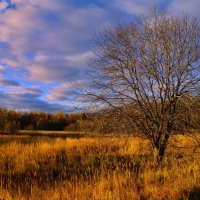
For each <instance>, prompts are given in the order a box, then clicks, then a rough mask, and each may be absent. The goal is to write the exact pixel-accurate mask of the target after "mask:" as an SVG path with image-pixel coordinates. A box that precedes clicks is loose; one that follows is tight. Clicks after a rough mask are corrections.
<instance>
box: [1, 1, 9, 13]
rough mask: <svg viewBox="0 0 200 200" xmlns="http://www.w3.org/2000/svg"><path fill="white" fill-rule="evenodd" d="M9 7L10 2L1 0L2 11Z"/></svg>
mask: <svg viewBox="0 0 200 200" xmlns="http://www.w3.org/2000/svg"><path fill="white" fill-rule="evenodd" d="M7 7H8V3H7V2H6V1H0V11H1V10H2V11H3V10H5V9H6V8H7Z"/></svg>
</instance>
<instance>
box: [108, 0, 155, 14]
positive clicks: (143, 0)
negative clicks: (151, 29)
mask: <svg viewBox="0 0 200 200" xmlns="http://www.w3.org/2000/svg"><path fill="white" fill-rule="evenodd" d="M157 3H158V0H123V1H122V0H112V4H113V5H115V6H116V7H117V8H118V9H121V10H124V11H125V12H127V13H129V14H132V15H141V14H147V13H148V12H150V10H152V9H153V8H154V7H155V6H156V4H157Z"/></svg>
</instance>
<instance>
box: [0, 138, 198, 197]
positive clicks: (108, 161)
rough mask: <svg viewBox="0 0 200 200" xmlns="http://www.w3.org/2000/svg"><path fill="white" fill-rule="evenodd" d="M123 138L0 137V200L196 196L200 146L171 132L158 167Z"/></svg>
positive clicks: (142, 145)
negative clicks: (161, 161)
mask: <svg viewBox="0 0 200 200" xmlns="http://www.w3.org/2000/svg"><path fill="white" fill-rule="evenodd" d="M188 147H190V148H188ZM151 152H152V151H151V146H150V144H149V142H148V140H144V139H140V138H134V137H127V136H117V137H110V136H96V137H82V138H79V139H77V138H62V139H61V138H51V137H47V136H43V137H32V136H30V135H29V136H26V135H24V136H8V135H7V136H3V135H2V136H1V137H0V180H1V181H0V199H6V200H10V199H20V200H23V199H30V200H31V199H52V200H56V199H67V200H68V199H69V200H74V199H77V200H84V199H89V200H127V199H128V200H132V199H134V200H137V199H138V200H139V199H153V200H154V199H155V200H156V199H158V200H159V199H170V200H173V199H195V198H196V199H198V197H199V195H200V148H199V147H198V144H197V142H196V140H194V139H192V138H191V137H186V136H181V135H179V136H174V137H172V138H171V140H170V145H169V148H168V149H167V152H166V156H165V158H164V163H163V166H161V167H156V163H155V162H154V158H153V155H152V153H151Z"/></svg>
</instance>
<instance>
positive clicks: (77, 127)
mask: <svg viewBox="0 0 200 200" xmlns="http://www.w3.org/2000/svg"><path fill="white" fill-rule="evenodd" d="M193 105H194V106H193V109H194V112H193V114H192V116H191V117H190V118H188V120H187V122H186V123H185V125H183V124H182V125H180V124H178V125H177V126H175V127H174V132H176V133H183V132H185V131H187V132H188V131H189V130H197V129H199V127H200V109H199V106H197V104H193ZM186 114H187V113H186ZM19 130H29V131H30V130H45V131H83V132H84V131H85V132H97V133H129V134H130V133H134V132H136V131H137V129H136V128H135V127H134V125H133V124H131V122H129V121H127V120H126V119H125V118H122V117H121V115H120V113H118V111H117V110H115V109H112V110H108V111H101V112H94V113H83V112H79V113H63V112H57V113H54V114H52V113H47V112H36V111H29V112H28V111H26V112H25V111H16V110H11V109H7V108H0V131H1V132H4V133H10V134H14V133H17V132H18V131H19Z"/></svg>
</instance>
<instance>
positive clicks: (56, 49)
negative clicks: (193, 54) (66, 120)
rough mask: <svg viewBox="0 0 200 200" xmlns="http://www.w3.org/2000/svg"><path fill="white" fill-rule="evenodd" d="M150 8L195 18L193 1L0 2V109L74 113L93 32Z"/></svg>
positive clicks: (198, 3) (196, 10)
mask: <svg viewBox="0 0 200 200" xmlns="http://www.w3.org/2000/svg"><path fill="white" fill-rule="evenodd" d="M154 7H157V8H159V9H165V10H168V11H170V12H171V13H172V14H175V15H179V14H181V13H182V12H188V13H190V14H191V15H193V16H195V17H200V14H199V8H200V1H199V0H94V1H92V0H85V1H84V0H42V1H41V0H0V27H1V28H0V107H8V108H12V109H17V110H37V111H48V112H57V111H63V112H73V111H75V106H76V102H75V101H74V96H76V93H77V92H76V91H77V90H78V89H79V86H80V85H83V83H84V78H85V73H86V71H87V70H88V65H87V61H88V60H89V59H90V58H92V57H93V56H94V55H93V52H92V49H93V38H94V34H95V32H99V31H102V30H104V29H105V28H106V27H109V26H111V25H115V24H118V23H128V22H130V21H131V20H133V19H134V17H135V15H138V14H146V13H148V12H149V11H150V10H151V9H153V8H154Z"/></svg>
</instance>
